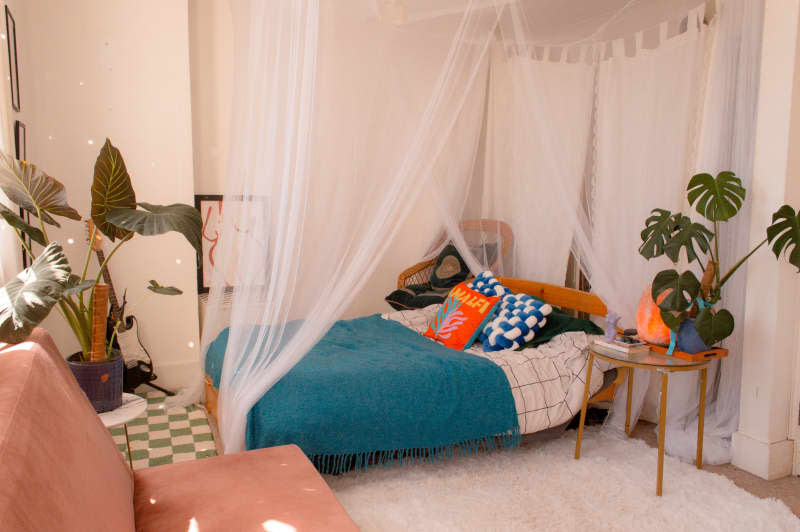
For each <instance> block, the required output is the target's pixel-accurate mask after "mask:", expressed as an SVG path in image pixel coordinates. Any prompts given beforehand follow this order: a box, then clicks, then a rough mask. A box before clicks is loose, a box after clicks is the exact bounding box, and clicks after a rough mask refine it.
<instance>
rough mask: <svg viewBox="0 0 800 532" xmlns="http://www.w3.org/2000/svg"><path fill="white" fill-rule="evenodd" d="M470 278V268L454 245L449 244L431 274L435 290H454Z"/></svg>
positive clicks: (440, 254) (438, 258)
mask: <svg viewBox="0 0 800 532" xmlns="http://www.w3.org/2000/svg"><path fill="white" fill-rule="evenodd" d="M468 276H469V268H468V267H467V263H466V262H464V259H462V258H461V255H459V254H458V251H457V250H456V247H455V246H454V245H453V244H447V245H446V246H445V247H444V249H443V250H442V252H441V253H439V257H437V259H436V265H435V266H434V267H433V273H432V274H431V286H432V287H433V288H453V287H454V286H456V285H457V284H458V283H463V282H464V281H465V280H466V279H467V277H468Z"/></svg>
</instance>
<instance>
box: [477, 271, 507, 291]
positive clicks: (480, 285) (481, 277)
mask: <svg viewBox="0 0 800 532" xmlns="http://www.w3.org/2000/svg"><path fill="white" fill-rule="evenodd" d="M467 286H468V287H469V288H471V289H473V290H475V291H476V292H479V293H481V294H483V295H485V296H486V297H495V296H500V297H503V296H504V295H506V294H508V293H509V291H508V288H506V287H505V286H503V285H502V284H500V281H498V280H497V279H496V278H495V276H494V274H493V273H492V272H491V271H489V270H486V271H485V272H481V273H479V274H478V275H477V276H476V277H475V279H473V280H472V281H471V282H470V283H468V284H467Z"/></svg>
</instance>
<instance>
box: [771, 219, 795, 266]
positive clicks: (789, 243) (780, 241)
mask: <svg viewBox="0 0 800 532" xmlns="http://www.w3.org/2000/svg"><path fill="white" fill-rule="evenodd" d="M767 239H768V240H769V243H770V244H771V245H772V251H773V253H775V256H776V257H777V258H778V259H780V258H781V253H783V252H786V254H788V255H789V263H791V264H793V265H794V266H796V267H797V269H798V271H800V211H798V212H797V213H795V212H794V209H793V208H791V207H790V206H789V205H784V206H783V207H781V208H780V209H778V210H777V211H775V213H774V214H773V215H772V225H770V226H769V227H767ZM789 248H792V251H791V253H789Z"/></svg>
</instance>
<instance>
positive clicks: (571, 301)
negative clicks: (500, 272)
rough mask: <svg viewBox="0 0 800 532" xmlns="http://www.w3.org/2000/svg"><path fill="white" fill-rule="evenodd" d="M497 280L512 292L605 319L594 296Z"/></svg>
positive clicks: (603, 308)
mask: <svg viewBox="0 0 800 532" xmlns="http://www.w3.org/2000/svg"><path fill="white" fill-rule="evenodd" d="M497 280H498V281H500V283H501V284H502V285H503V286H505V287H506V288H508V289H509V290H511V291H512V292H522V293H524V294H529V295H532V296H534V297H538V298H540V299H544V300H545V301H547V302H548V303H550V304H551V305H555V306H557V307H561V308H566V309H571V310H577V311H578V312H585V313H586V314H594V315H595V316H600V317H605V315H606V314H608V309H607V308H606V305H605V303H603V301H602V300H601V299H600V298H599V297H597V296H596V295H595V294H590V293H589V292H582V291H580V290H575V289H574V288H567V287H565V286H556V285H554V284H547V283H537V282H536V281H526V280H525V279H514V278H513V277H498V278H497Z"/></svg>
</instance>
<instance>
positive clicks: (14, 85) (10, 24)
mask: <svg viewBox="0 0 800 532" xmlns="http://www.w3.org/2000/svg"><path fill="white" fill-rule="evenodd" d="M6 41H7V43H8V71H9V80H10V81H11V107H13V108H14V110H15V111H17V112H19V110H20V109H21V104H20V97H19V66H18V61H17V23H16V22H15V21H14V15H12V14H11V10H10V9H8V6H6Z"/></svg>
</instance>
